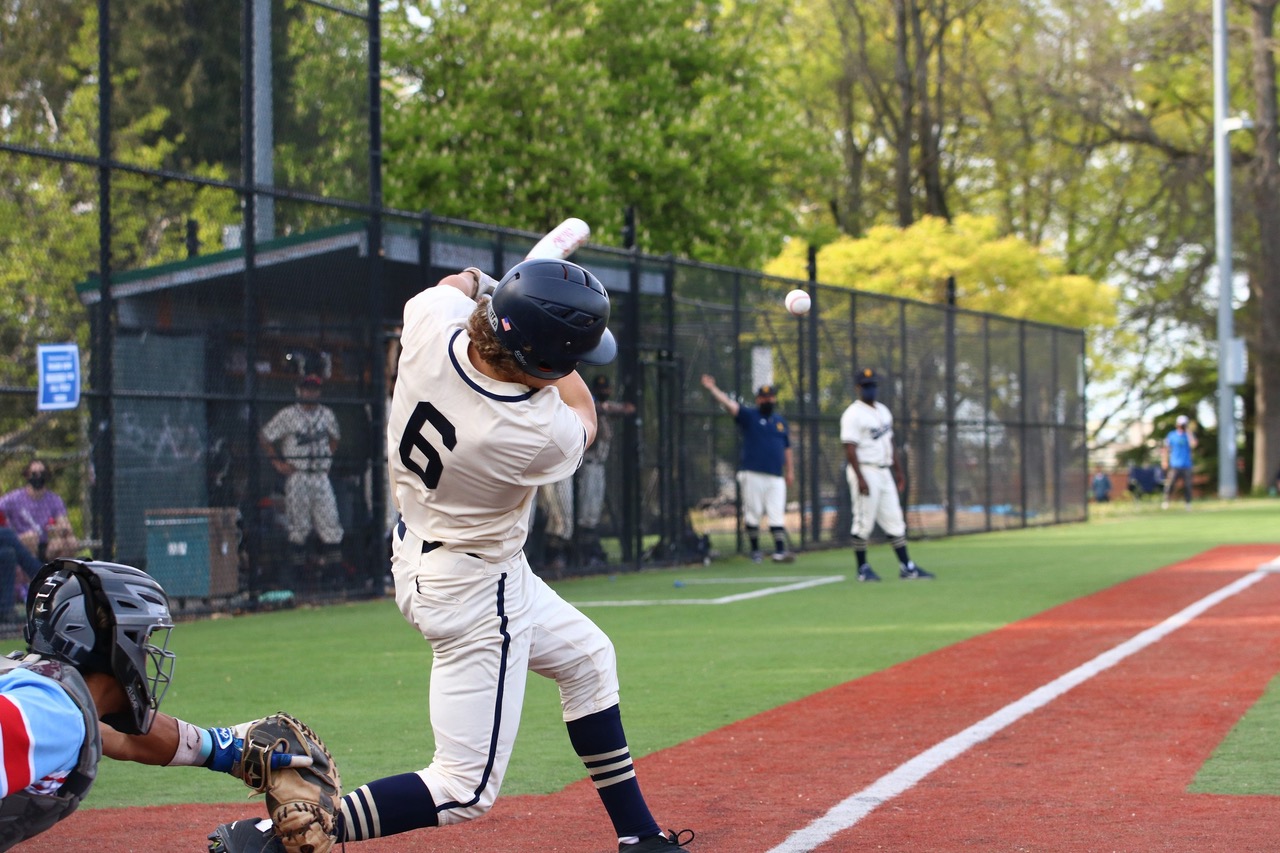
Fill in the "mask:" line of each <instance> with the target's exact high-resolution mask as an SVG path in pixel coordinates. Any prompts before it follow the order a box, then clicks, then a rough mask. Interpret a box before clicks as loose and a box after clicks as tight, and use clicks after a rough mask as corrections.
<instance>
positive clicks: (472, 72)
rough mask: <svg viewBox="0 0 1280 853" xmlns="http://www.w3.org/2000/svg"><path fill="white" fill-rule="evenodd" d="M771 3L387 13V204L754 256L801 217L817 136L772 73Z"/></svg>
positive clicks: (669, 2)
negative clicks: (565, 223) (794, 190)
mask: <svg viewBox="0 0 1280 853" xmlns="http://www.w3.org/2000/svg"><path fill="white" fill-rule="evenodd" d="M766 11H767V4H762V5H761V6H756V5H754V4H744V5H742V6H725V7H720V6H711V5H706V4H701V3H696V2H689V0H655V2H650V3H643V4H635V3H630V2H622V0H608V1H607V2H598V3H585V2H562V3H557V4H556V6H555V8H554V10H553V11H548V10H547V9H546V7H545V4H541V3H534V2H531V0H520V2H513V3H508V4H504V5H502V6H493V5H476V4H462V3H453V2H445V3H441V4H433V5H432V6H431V7H429V9H428V7H426V6H423V7H422V8H420V9H414V8H413V7H411V6H404V7H400V9H399V10H393V11H392V12H391V13H390V14H388V16H387V32H388V34H389V38H388V39H387V43H386V51H385V53H386V57H387V63H388V65H389V68H390V71H389V72H388V77H389V79H392V80H393V81H394V84H393V86H392V92H391V96H390V98H389V101H390V103H389V104H388V109H387V122H386V139H387V149H388V155H387V164H388V165H387V196H388V200H389V201H390V202H391V203H392V204H394V205H395V206H397V207H405V208H410V209H418V208H425V209H430V210H432V211H433V212H436V213H439V214H444V215H448V216H456V217H462V218H467V219H474V220H481V221H489V222H494V223H497V224H501V225H507V226H511V227H519V228H524V229H528V230H540V229H545V228H549V227H551V226H552V225H554V224H555V223H556V222H558V221H559V220H560V219H563V218H564V217H565V216H567V215H578V216H581V217H582V218H583V219H586V220H587V221H588V222H590V223H591V224H592V225H593V227H594V228H595V239H596V240H597V241H598V242H601V243H614V244H616V243H617V242H619V239H620V238H619V236H618V235H619V234H620V230H621V221H622V211H623V210H624V208H626V207H627V206H634V207H635V208H636V210H637V211H638V214H639V216H638V219H639V228H638V240H637V242H638V244H639V245H640V246H641V247H642V248H650V249H652V250H661V251H670V252H672V253H675V254H680V255H685V256H689V257H695V258H701V259H704V260H709V261H718V262H727V263H747V264H754V263H757V262H759V261H760V260H761V259H762V258H764V257H766V256H767V255H769V254H771V253H772V252H773V251H775V250H776V248H777V247H778V245H780V242H781V237H782V235H783V234H784V233H786V232H787V231H788V230H790V229H791V227H792V225H793V221H794V216H793V207H792V204H791V201H792V196H791V194H790V193H788V192H787V191H786V183H785V182H786V181H787V180H789V179H790V178H791V176H794V175H796V174H797V172H796V171H795V170H794V168H793V165H792V164H794V163H796V162H800V161H802V160H803V158H804V156H805V151H806V149H807V148H808V145H809V144H810V142H811V141H812V137H810V136H809V135H807V134H806V133H805V132H803V131H802V130H801V131H798V130H797V128H796V126H795V122H794V121H792V120H790V118H789V115H788V113H787V112H786V111H785V109H784V102H783V100H782V98H781V93H780V90H779V89H778V88H777V86H776V85H775V84H774V83H773V80H772V76H771V66H770V65H769V62H768V60H769V58H770V57H776V56H777V51H774V50H771V46H772V45H774V44H776V43H777V40H778V39H779V38H780V29H779V27H780V24H779V22H778V21H777V20H776V18H772V17H770V16H769V15H768V14H766Z"/></svg>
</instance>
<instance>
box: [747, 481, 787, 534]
mask: <svg viewBox="0 0 1280 853" xmlns="http://www.w3.org/2000/svg"><path fill="white" fill-rule="evenodd" d="M738 484H739V486H740V487H741V488H742V523H743V524H744V525H746V526H747V527H759V526H760V521H761V519H763V518H766V517H767V518H768V519H769V526H770V527H786V519H785V518H784V517H783V512H784V511H785V510H786V508H787V481H786V480H785V479H784V478H782V477H780V476H776V475H773V474H761V473H760V472H759V471H739V472H738Z"/></svg>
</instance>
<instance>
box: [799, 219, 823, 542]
mask: <svg viewBox="0 0 1280 853" xmlns="http://www.w3.org/2000/svg"><path fill="white" fill-rule="evenodd" d="M819 296H820V294H819V288H818V247H817V246H815V245H813V244H812V243H810V244H809V315H808V316H807V317H806V318H805V319H806V320H807V322H806V323H805V331H806V332H808V335H809V389H808V395H807V396H808V405H807V406H806V407H805V409H806V411H810V412H812V413H813V414H812V417H811V419H810V423H809V440H808V442H807V444H808V448H809V453H808V458H807V459H806V460H805V461H806V462H807V463H808V469H809V477H808V486H809V491H808V495H807V496H806V497H807V499H808V504H809V535H810V538H812V540H813V541H814V542H815V543H816V542H820V541H822V517H823V502H822V489H821V487H820V481H819V479H818V462H819V461H820V457H821V455H822V454H821V452H820V449H821V447H822V406H821V397H820V396H819V390H820V385H821V383H820V382H819V379H820V378H821V377H819V376H818V365H819V359H818V315H819V311H820V309H821V303H820V301H819ZM803 503H804V502H803V501H802V503H801V512H803V510H804V506H803ZM803 518H804V516H803V515H802V516H801V525H802V526H801V528H800V532H801V541H802V542H803V541H804V537H803V533H804V527H803V523H804V522H803Z"/></svg>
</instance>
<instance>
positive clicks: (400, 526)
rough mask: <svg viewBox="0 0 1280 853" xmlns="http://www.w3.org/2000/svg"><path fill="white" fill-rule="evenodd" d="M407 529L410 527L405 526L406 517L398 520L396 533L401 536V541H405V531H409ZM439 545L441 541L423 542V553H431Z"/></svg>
mask: <svg viewBox="0 0 1280 853" xmlns="http://www.w3.org/2000/svg"><path fill="white" fill-rule="evenodd" d="M407 530H408V528H407V527H405V526H404V519H403V518H401V519H400V520H399V521H398V522H396V535H397V536H399V537H400V541H401V542H403V541H404V534H405V531H407ZM439 547H440V543H439V542H423V543H422V553H424V554H430V553H431V552H432V551H434V550H435V549H437V548H439Z"/></svg>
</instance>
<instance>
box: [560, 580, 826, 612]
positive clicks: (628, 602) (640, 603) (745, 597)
mask: <svg viewBox="0 0 1280 853" xmlns="http://www.w3.org/2000/svg"><path fill="white" fill-rule="evenodd" d="M753 580H754V581H757V582H758V581H765V582H768V581H779V580H794V581H795V582H794V583H788V584H783V585H781V586H767V587H764V588H763V589H753V590H752V591H751V592H740V593H738V594H737V595H724V596H721V597H720V598H655V599H649V600H644V599H638V598H637V599H624V600H622V601H571V602H569V603H570V604H572V605H573V606H574V607H644V606H652V605H655V604H733V603H734V602H737V601H749V600H750V599H753V598H764V597H765V596H767V595H777V594H778V593H782V592H796V591H797V590H801V589H811V588H813V587H815V586H824V585H826V584H829V583H840V581H842V580H844V575H828V576H827V577H819V578H796V579H791V578H744V579H743V581H742V582H744V583H750V582H751V581H753ZM702 582H703V583H715V582H716V581H715V580H714V579H710V578H708V579H707V580H704V581H702ZM724 582H725V583H737V582H738V581H737V580H732V581H731V580H726V581H724ZM685 583H692V581H685Z"/></svg>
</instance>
